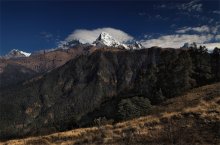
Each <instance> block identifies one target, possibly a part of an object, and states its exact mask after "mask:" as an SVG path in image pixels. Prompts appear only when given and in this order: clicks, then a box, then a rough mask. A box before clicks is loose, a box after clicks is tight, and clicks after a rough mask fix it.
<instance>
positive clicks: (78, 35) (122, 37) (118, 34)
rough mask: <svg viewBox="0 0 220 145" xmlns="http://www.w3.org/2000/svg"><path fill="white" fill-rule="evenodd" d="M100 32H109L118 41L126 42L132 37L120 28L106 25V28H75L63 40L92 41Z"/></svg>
mask: <svg viewBox="0 0 220 145" xmlns="http://www.w3.org/2000/svg"><path fill="white" fill-rule="evenodd" d="M101 32H107V33H109V34H110V35H111V36H113V37H114V38H115V39H116V40H118V41H119V42H127V41H130V40H133V39H134V38H133V37H132V36H131V35H129V34H127V33H125V32H124V31H122V30H119V29H115V28H110V27H107V28H97V29H93V30H88V29H77V30H75V31H73V33H72V34H70V35H69V36H68V37H67V38H66V39H65V41H67V42H68V41H71V40H80V42H82V43H92V42H94V41H95V40H96V38H97V37H98V36H99V35H100V33H101Z"/></svg>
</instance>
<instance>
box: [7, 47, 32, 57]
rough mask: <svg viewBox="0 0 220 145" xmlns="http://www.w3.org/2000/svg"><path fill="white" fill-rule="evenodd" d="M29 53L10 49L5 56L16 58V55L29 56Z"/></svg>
mask: <svg viewBox="0 0 220 145" xmlns="http://www.w3.org/2000/svg"><path fill="white" fill-rule="evenodd" d="M30 55H31V53H27V52H24V51H20V50H18V49H12V50H11V51H10V52H9V53H8V54H6V55H5V58H18V57H29V56H30Z"/></svg>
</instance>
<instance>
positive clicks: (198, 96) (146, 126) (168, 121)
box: [0, 83, 220, 145]
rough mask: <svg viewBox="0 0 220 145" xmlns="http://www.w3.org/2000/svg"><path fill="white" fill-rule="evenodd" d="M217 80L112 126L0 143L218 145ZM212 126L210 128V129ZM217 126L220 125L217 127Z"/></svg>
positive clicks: (219, 91) (219, 88)
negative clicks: (140, 115) (144, 114)
mask: <svg viewBox="0 0 220 145" xmlns="http://www.w3.org/2000/svg"><path fill="white" fill-rule="evenodd" d="M219 102H220V83H216V84H213V85H207V86H204V87H200V88H196V89H193V90H191V91H190V92H188V93H187V94H185V95H183V96H180V97H177V98H172V99H170V100H168V101H166V102H165V103H163V104H162V105H160V106H157V107H155V108H153V111H152V113H151V114H150V115H148V116H145V117H140V118H137V119H132V120H129V121H124V122H119V123H117V124H114V125H109V124H108V125H104V126H101V127H92V128H82V129H74V130H70V131H66V132H59V133H54V134H50V135H46V136H41V137H29V138H26V139H18V140H10V141H6V142H1V143H0V144H5V145H6V144H8V145H23V144H25V145H28V144H54V145H56V144H63V145H67V144H115V145H119V144H120V145H121V144H143V143H147V144H152V145H156V144H161V143H162V142H163V143H165V144H175V143H176V144H204V145H207V144H216V145H217V144H218V143H219V142H220V139H219V138H218V137H216V133H215V132H216V130H215V128H217V129H218V125H216V124H218V123H219V122H220V105H219ZM213 129H214V130H213ZM219 129H220V126H219Z"/></svg>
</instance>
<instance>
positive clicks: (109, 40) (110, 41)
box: [93, 32, 122, 47]
mask: <svg viewBox="0 0 220 145" xmlns="http://www.w3.org/2000/svg"><path fill="white" fill-rule="evenodd" d="M93 44H95V45H96V46H103V45H104V46H111V47H118V46H121V45H122V44H121V43H120V42H118V41H117V40H115V39H114V38H113V37H112V36H111V35H109V34H108V33H106V32H102V33H101V34H100V35H99V37H98V38H97V39H96V41H94V42H93Z"/></svg>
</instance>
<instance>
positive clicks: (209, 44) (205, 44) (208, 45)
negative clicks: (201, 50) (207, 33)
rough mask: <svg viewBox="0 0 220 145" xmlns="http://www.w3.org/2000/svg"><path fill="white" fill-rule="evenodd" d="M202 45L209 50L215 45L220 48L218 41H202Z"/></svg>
mask: <svg viewBox="0 0 220 145" xmlns="http://www.w3.org/2000/svg"><path fill="white" fill-rule="evenodd" d="M203 46H205V47H206V48H208V49H209V50H212V49H214V48H215V47H218V48H220V43H204V44H203Z"/></svg>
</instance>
